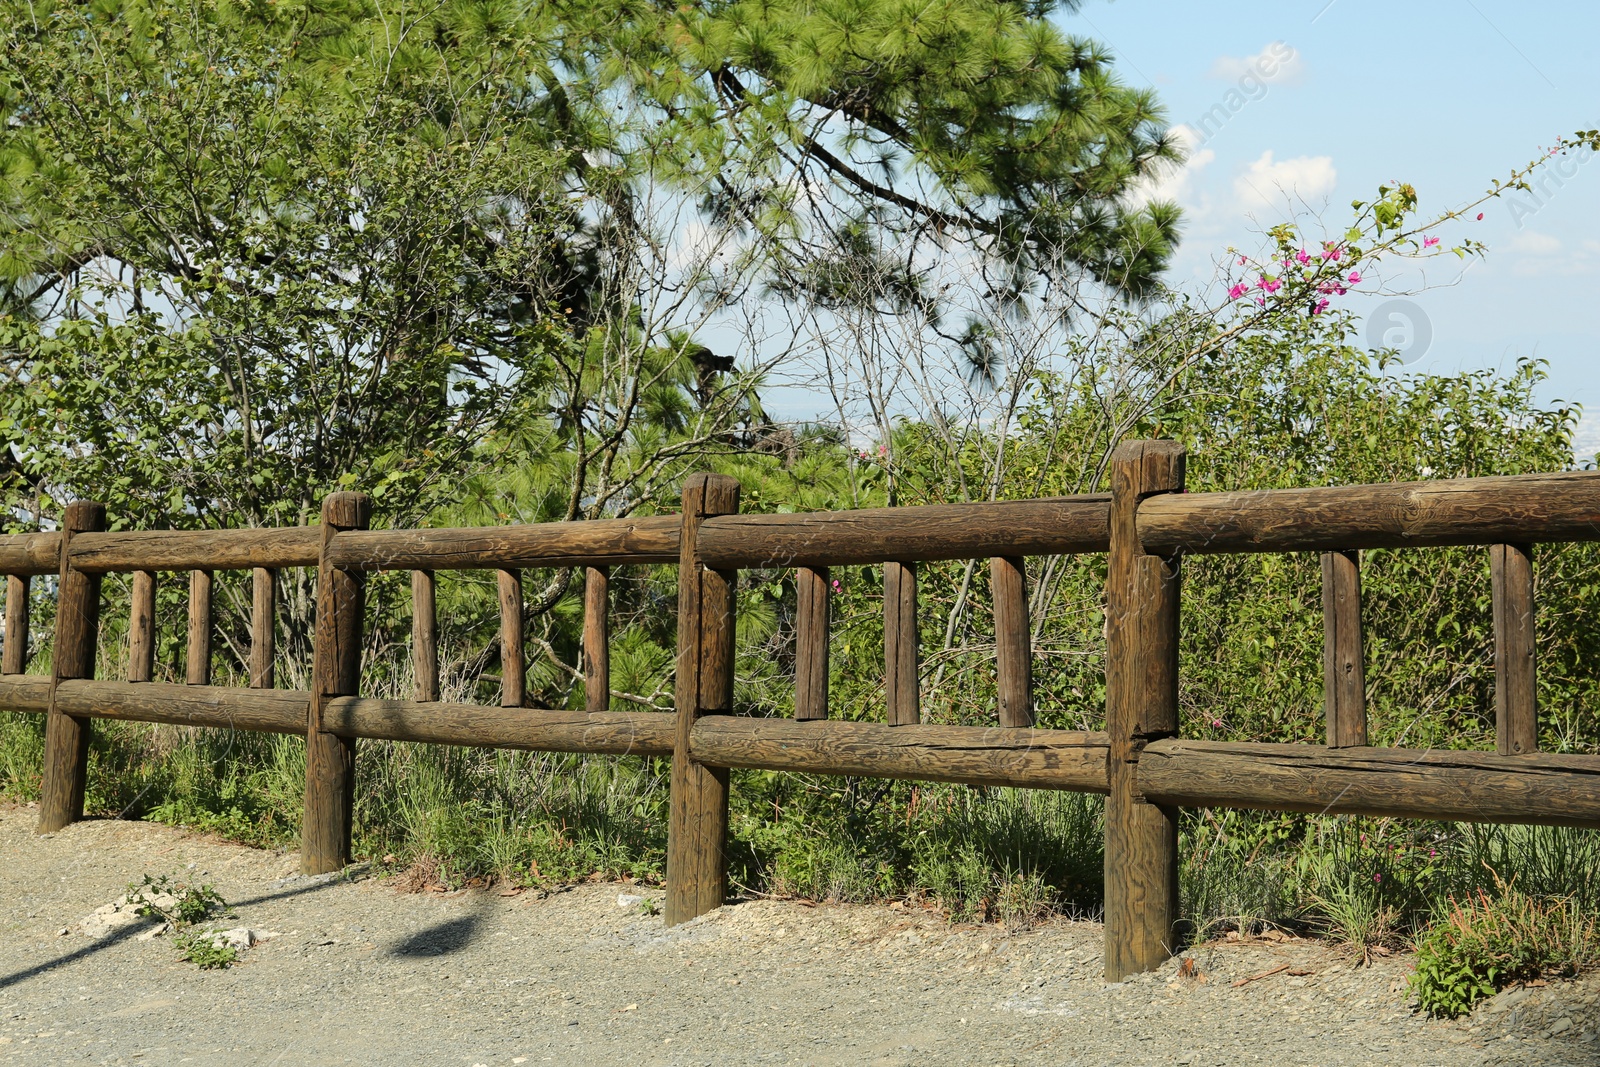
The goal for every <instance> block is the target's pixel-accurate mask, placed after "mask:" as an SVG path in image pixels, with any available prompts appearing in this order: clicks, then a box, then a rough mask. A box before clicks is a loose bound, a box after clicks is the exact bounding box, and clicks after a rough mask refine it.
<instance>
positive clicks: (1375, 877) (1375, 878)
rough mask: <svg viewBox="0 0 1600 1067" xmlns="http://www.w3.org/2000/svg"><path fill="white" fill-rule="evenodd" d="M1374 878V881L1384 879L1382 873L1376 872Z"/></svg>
mask: <svg viewBox="0 0 1600 1067" xmlns="http://www.w3.org/2000/svg"><path fill="white" fill-rule="evenodd" d="M1372 880H1373V881H1374V882H1381V881H1383V875H1381V874H1375V875H1373V876H1372Z"/></svg>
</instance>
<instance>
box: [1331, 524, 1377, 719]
mask: <svg viewBox="0 0 1600 1067" xmlns="http://www.w3.org/2000/svg"><path fill="white" fill-rule="evenodd" d="M1365 657H1366V652H1365V646H1364V644H1363V642H1362V637H1361V555H1360V553H1358V552H1324V553H1323V554H1322V702H1323V711H1324V715H1325V718H1326V720H1327V738H1328V747H1329V748H1345V747H1347V746H1355V745H1364V744H1366V743H1367V675H1366V665H1365Z"/></svg>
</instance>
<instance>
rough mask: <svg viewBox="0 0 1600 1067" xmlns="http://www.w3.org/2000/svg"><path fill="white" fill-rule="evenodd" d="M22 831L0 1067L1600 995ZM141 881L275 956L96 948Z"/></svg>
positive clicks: (12, 835) (282, 1060)
mask: <svg viewBox="0 0 1600 1067" xmlns="http://www.w3.org/2000/svg"><path fill="white" fill-rule="evenodd" d="M35 814H36V812H34V811H33V810H31V809H29V808H22V807H13V808H0V901H3V902H4V912H3V914H0V1064H13V1063H15V1064H97V1065H101V1064H163V1065H164V1064H178V1063H193V1064H218V1065H220V1064H228V1065H246V1064H248V1065H262V1067H266V1065H283V1067H290V1065H320V1064H347V1063H353V1064H417V1065H429V1067H431V1065H440V1067H475V1065H476V1067H500V1065H503V1064H523V1063H526V1064H542V1063H567V1064H573V1063H577V1064H588V1063H622V1062H634V1063H648V1064H716V1065H719V1067H720V1065H724V1064H767V1063H772V1064H850V1065H857V1064H906V1065H911V1064H918V1065H921V1064H938V1065H945V1064H950V1065H958V1064H972V1065H979V1064H981V1065H986V1067H987V1065H992V1064H1046V1063H1048V1064H1079V1063H1081V1064H1086V1065H1095V1067H1101V1065H1107V1064H1188V1065H1190V1067H1202V1065H1224V1064H1239V1063H1263V1064H1316V1065H1331V1064H1407V1065H1412V1064H1416V1065H1420V1064H1479V1063H1483V1064H1500V1063H1507V1064H1509V1063H1516V1064H1523V1063H1541V1064H1579V1063H1591V1062H1592V1063H1600V1043H1597V1036H1600V1007H1597V1001H1600V981H1596V982H1590V981H1584V982H1578V983H1572V984H1563V985H1557V986H1552V987H1549V988H1544V989H1532V990H1518V991H1515V992H1508V993H1506V994H1502V996H1501V997H1500V998H1497V1000H1498V1003H1494V1004H1492V1005H1491V1006H1490V1008H1491V1010H1482V1009H1480V1011H1479V1012H1478V1013H1477V1014H1476V1015H1475V1016H1474V1017H1472V1018H1470V1019H1467V1020H1463V1021H1461V1022H1456V1023H1445V1022H1439V1021H1434V1020H1429V1019H1426V1018H1423V1017H1421V1016H1418V1015H1416V1014H1414V1013H1413V1012H1412V1011H1411V1009H1410V1008H1409V1006H1408V1002H1407V998H1406V994H1405V990H1404V982H1405V976H1406V974H1407V973H1408V971H1409V969H1410V968H1409V962H1408V961H1406V960H1403V959H1394V960H1383V961H1379V962H1378V963H1377V964H1376V965H1375V966H1372V967H1369V968H1352V967H1351V966H1350V962H1349V960H1348V959H1346V958H1345V957H1343V956H1341V955H1340V954H1338V953H1337V952H1334V951H1331V950H1330V949H1328V948H1327V947H1326V946H1324V945H1322V944H1320V943H1318V942H1312V941H1299V940H1288V941H1283V942H1259V941H1258V942H1253V943H1249V944H1241V943H1220V944H1211V945H1205V946H1201V947H1199V948H1197V949H1196V950H1194V951H1193V952H1192V953H1190V956H1192V958H1193V959H1194V961H1195V964H1196V965H1197V966H1198V969H1199V971H1200V974H1201V977H1200V978H1188V977H1180V976H1179V974H1178V963H1177V961H1174V962H1173V963H1171V964H1168V965H1167V966H1166V967H1165V968H1163V969H1162V970H1161V971H1160V972H1158V973H1156V974H1154V975H1148V976H1144V977H1141V978H1138V979H1135V980H1132V981H1128V982H1124V983H1121V984H1118V985H1108V984H1106V983H1105V982H1104V981H1103V980H1102V979H1101V977H1100V974H1101V971H1100V944H1101V930H1100V927H1099V926H1098V925H1097V924H1094V923H1083V922H1065V921H1062V922H1053V923H1050V924H1048V925H1046V926H1043V927H1040V928H1037V929H1034V930H1031V931H1028V932H1025V933H1011V934H1008V933H1007V932H1006V931H1004V930H1000V929H997V928H995V927H950V926H948V925H946V924H945V923H944V922H943V921H942V920H940V919H939V918H938V917H937V916H935V915H932V914H928V913H921V912H908V911H905V910H902V909H894V908H886V907H858V906H818V907H807V906H804V905H800V904H796V903H774V902H752V903H744V904H739V905H737V906H733V907H727V908H723V909H722V910H721V911H720V912H719V913H717V914H714V915H710V916H705V917H703V918H701V919H699V920H696V921H695V922H692V923H686V924H684V925H683V926H679V927H676V928H673V929H667V928H666V927H665V926H663V925H662V921H661V919H660V918H658V917H649V916H646V915H644V914H642V913H641V910H640V908H639V906H638V905H637V904H634V905H632V906H629V907H619V906H618V896H619V894H622V893H634V892H636V890H635V889H634V888H633V887H629V886H619V885H615V884H605V885H588V886H582V887H579V888H577V889H573V890H571V891H569V892H563V893H557V894H555V895H553V896H546V897H542V898H541V897H538V896H537V895H536V894H534V893H523V894H521V895H518V896H509V897H508V896H498V895H494V894H492V893H483V892H463V893H457V894H449V895H437V894H430V893H421V894H405V893H401V892H398V891H397V890H396V889H395V888H394V887H393V886H391V885H386V884H384V883H383V882H381V881H379V880H377V879H362V878H359V877H357V878H356V879H355V880H353V881H352V880H339V881H328V880H314V879H304V878H298V877H295V876H294V871H295V869H296V864H297V860H296V857H295V856H293V855H291V854H284V853H276V852H264V851H258V850H254V849H248V848H242V847H239V846H236V845H230V844H224V843H220V842H217V841H214V840H211V839H208V838H204V837H201V836H198V835H194V834H188V833H185V832H183V831H179V830H173V829H169V828H167V827H162V826H155V825H151V824H145V823H132V822H113V821H95V822H86V823H80V824H78V825H76V826H73V827H70V828H68V829H67V830H64V831H62V832H61V833H58V834H54V835H50V836H47V837H42V838H41V837H37V836H35V835H34V834H33V833H32V826H33V821H34V817H35ZM145 873H151V874H163V873H170V874H178V875H182V876H183V877H184V878H186V879H197V880H202V879H203V880H204V881H208V882H213V883H215V884H216V886H217V887H218V889H219V890H220V891H221V892H222V894H223V895H224V896H225V897H226V898H227V899H228V900H229V901H231V902H234V904H235V909H236V911H237V915H238V918H237V919H236V920H232V921H230V922H228V923H227V924H226V925H230V926H234V925H240V924H243V925H247V926H249V927H251V928H253V929H256V930H266V931H271V932H275V933H277V934H278V935H279V936H277V937H275V938H273V939H271V940H268V941H266V942H264V943H262V944H261V945H259V946H257V947H256V948H253V949H251V950H250V951H249V952H248V953H247V954H246V956H245V958H244V960H243V961H242V962H241V963H240V964H238V965H236V966H235V967H233V968H232V969H230V970H225V971H205V972H202V971H199V970H197V969H196V968H195V967H194V966H193V965H191V964H187V963H184V962H182V961H180V960H179V959H178V958H177V957H176V954H175V953H174V950H173V948H172V945H171V943H170V940H169V939H167V938H164V937H163V938H157V939H153V940H151V939H146V940H140V939H139V936H138V935H139V934H140V933H142V932H144V930H145V929H147V927H129V928H127V929H126V930H124V931H121V932H120V933H118V934H114V935H112V936H109V937H106V938H104V939H100V940H94V939H91V938H90V937H88V936H86V935H85V934H84V933H83V931H82V928H81V927H80V926H79V922H80V920H82V919H83V918H84V917H85V916H87V915H89V914H90V913H91V912H93V911H94V910H95V908H97V907H99V906H101V905H104V904H106V903H109V902H110V901H113V900H115V899H117V897H119V896H120V895H121V894H122V892H123V891H124V889H125V887H126V885H127V883H128V882H130V881H135V880H137V879H139V878H140V877H141V876H142V875H143V874H145ZM646 895H647V896H651V897H657V898H658V897H659V896H660V894H659V891H652V892H647V893H646ZM1285 965H1287V966H1285ZM1279 967H1282V968H1283V969H1281V970H1278V971H1277V972H1276V973H1274V974H1271V975H1268V976H1267V977H1263V978H1260V979H1259V980H1256V981H1253V982H1250V983H1248V984H1246V985H1244V986H1242V987H1236V986H1235V985H1234V983H1235V982H1236V981H1237V980H1239V979H1241V978H1247V977H1250V976H1252V975H1259V974H1262V973H1263V972H1266V971H1270V970H1273V969H1274V968H1279Z"/></svg>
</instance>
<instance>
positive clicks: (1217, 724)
mask: <svg viewBox="0 0 1600 1067" xmlns="http://www.w3.org/2000/svg"><path fill="white" fill-rule="evenodd" d="M1211 728H1212V729H1213V730H1220V729H1221V728H1222V720H1221V719H1212V720H1211Z"/></svg>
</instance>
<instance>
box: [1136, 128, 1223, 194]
mask: <svg viewBox="0 0 1600 1067" xmlns="http://www.w3.org/2000/svg"><path fill="white" fill-rule="evenodd" d="M1169 132H1170V133H1171V134H1172V139H1173V140H1175V141H1177V142H1178V144H1180V145H1182V146H1183V151H1184V156H1185V159H1184V162H1183V165H1182V166H1176V167H1174V166H1171V165H1168V166H1167V167H1166V168H1164V169H1163V170H1162V171H1161V173H1160V175H1159V176H1158V177H1156V178H1154V179H1145V180H1144V181H1141V182H1139V183H1138V184H1137V185H1136V186H1135V187H1134V189H1133V192H1132V193H1131V195H1130V196H1129V197H1128V200H1129V202H1130V203H1131V204H1134V205H1139V204H1148V203H1149V202H1150V201H1152V200H1173V201H1176V202H1177V203H1179V204H1181V205H1183V206H1184V207H1186V208H1192V207H1193V206H1194V186H1193V179H1194V177H1195V175H1197V174H1199V173H1200V172H1201V171H1202V170H1205V169H1206V167H1208V166H1210V165H1211V164H1212V163H1215V162H1216V161H1217V154H1216V153H1215V152H1213V151H1212V150H1211V149H1209V148H1201V149H1200V150H1199V151H1196V150H1195V149H1196V148H1197V146H1198V145H1199V143H1200V135H1199V134H1198V133H1196V132H1195V129H1194V127H1192V126H1188V125H1184V124H1182V123H1180V124H1179V125H1177V126H1174V127H1172V129H1171V130H1170V131H1169Z"/></svg>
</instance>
